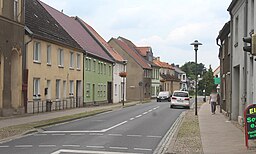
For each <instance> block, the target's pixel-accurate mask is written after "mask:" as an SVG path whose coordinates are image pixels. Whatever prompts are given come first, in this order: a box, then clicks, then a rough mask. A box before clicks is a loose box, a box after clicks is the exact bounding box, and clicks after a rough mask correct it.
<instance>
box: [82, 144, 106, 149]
mask: <svg viewBox="0 0 256 154" xmlns="http://www.w3.org/2000/svg"><path fill="white" fill-rule="evenodd" d="M86 147H87V148H94V149H104V148H105V147H104V146H93V145H91V146H86Z"/></svg>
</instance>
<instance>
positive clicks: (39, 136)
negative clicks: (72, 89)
mask: <svg viewBox="0 0 256 154" xmlns="http://www.w3.org/2000/svg"><path fill="white" fill-rule="evenodd" d="M183 111H185V110H184V109H179V108H177V109H170V107H169V102H156V101H155V100H154V101H152V102H151V103H146V104H140V105H135V106H132V107H128V108H123V109H118V110H114V111H111V112H107V113H103V114H100V115H96V116H92V117H88V118H83V119H79V120H75V121H71V122H66V123H62V124H58V125H55V126H51V127H47V128H44V129H43V130H42V131H41V132H40V133H35V134H30V135H27V136H24V137H21V138H19V139H15V140H12V141H9V142H6V143H2V144H0V151H1V153H14V154H15V153H19V154H30V153H37V154H40V153H42V154H45V153H52V154H58V153H87V154H88V153H107V152H111V153H115V152H116V153H145V154H151V153H153V152H154V150H155V149H156V148H157V146H158V144H159V143H160V141H161V140H162V138H163V137H164V136H165V134H166V133H167V131H168V130H169V129H170V127H171V126H172V124H173V123H174V122H175V120H176V119H177V117H178V116H179V115H180V114H181V113H182V112H183Z"/></svg>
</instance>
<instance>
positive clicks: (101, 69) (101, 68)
mask: <svg viewBox="0 0 256 154" xmlns="http://www.w3.org/2000/svg"><path fill="white" fill-rule="evenodd" d="M100 73H101V74H103V62H101V63H100Z"/></svg>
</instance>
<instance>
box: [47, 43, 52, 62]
mask: <svg viewBox="0 0 256 154" xmlns="http://www.w3.org/2000/svg"><path fill="white" fill-rule="evenodd" d="M46 58H47V60H46V61H47V64H48V65H51V63H52V59H51V45H47V57H46Z"/></svg>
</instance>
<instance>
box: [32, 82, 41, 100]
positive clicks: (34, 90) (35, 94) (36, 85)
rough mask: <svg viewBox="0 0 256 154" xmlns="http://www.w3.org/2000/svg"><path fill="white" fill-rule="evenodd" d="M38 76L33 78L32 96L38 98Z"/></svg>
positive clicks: (39, 95)
mask: <svg viewBox="0 0 256 154" xmlns="http://www.w3.org/2000/svg"><path fill="white" fill-rule="evenodd" d="M40 97H41V94H40V78H33V98H34V99H40Z"/></svg>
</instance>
